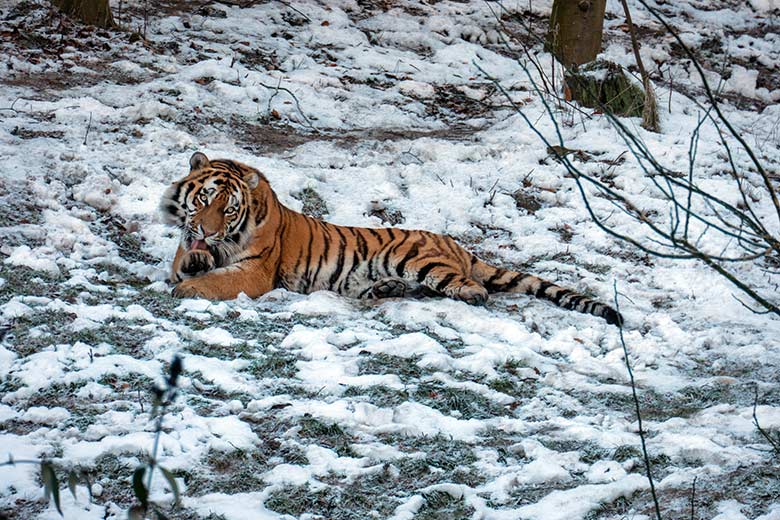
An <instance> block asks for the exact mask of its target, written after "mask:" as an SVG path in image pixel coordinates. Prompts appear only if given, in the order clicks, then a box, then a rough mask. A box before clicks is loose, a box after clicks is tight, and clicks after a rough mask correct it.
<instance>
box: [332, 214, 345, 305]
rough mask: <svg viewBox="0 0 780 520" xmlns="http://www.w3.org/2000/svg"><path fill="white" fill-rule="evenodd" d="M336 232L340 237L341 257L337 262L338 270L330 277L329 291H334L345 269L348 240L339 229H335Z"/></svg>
mask: <svg viewBox="0 0 780 520" xmlns="http://www.w3.org/2000/svg"><path fill="white" fill-rule="evenodd" d="M334 229H335V230H336V233H338V235H339V256H338V259H337V260H336V269H335V270H334V271H333V274H331V275H330V279H329V280H328V289H330V290H331V291H332V290H333V284H334V283H335V282H336V280H338V278H339V276H341V271H342V270H343V269H344V257H345V253H346V251H345V250H346V242H347V239H346V237H345V236H344V233H342V232H341V230H340V229H339V228H334Z"/></svg>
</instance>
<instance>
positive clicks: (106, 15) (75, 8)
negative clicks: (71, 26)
mask: <svg viewBox="0 0 780 520" xmlns="http://www.w3.org/2000/svg"><path fill="white" fill-rule="evenodd" d="M51 3H52V4H53V5H54V6H55V7H57V8H58V9H59V10H60V11H62V12H63V13H65V14H66V15H68V16H70V17H73V18H78V19H79V20H81V21H82V22H84V23H85V24H88V25H96V26H98V27H114V26H115V23H114V17H113V16H112V15H111V6H110V5H109V4H108V0H51Z"/></svg>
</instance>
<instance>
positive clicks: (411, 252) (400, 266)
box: [395, 242, 420, 277]
mask: <svg viewBox="0 0 780 520" xmlns="http://www.w3.org/2000/svg"><path fill="white" fill-rule="evenodd" d="M419 252H420V248H419V247H418V245H417V242H415V243H414V244H412V247H410V248H409V251H407V252H406V254H405V255H404V257H403V259H402V260H401V261H400V262H399V263H398V265H397V266H396V268H395V272H396V273H397V274H398V276H400V277H403V275H404V267H406V263H407V262H408V261H409V260H411V259H412V258H413V257H415V256H417V254H418V253H419Z"/></svg>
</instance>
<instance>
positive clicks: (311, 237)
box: [300, 220, 314, 294]
mask: <svg viewBox="0 0 780 520" xmlns="http://www.w3.org/2000/svg"><path fill="white" fill-rule="evenodd" d="M306 225H307V227H308V229H309V248H308V249H307V250H306V259H305V260H304V261H303V265H305V266H306V270H305V271H304V272H303V277H302V279H301V280H300V281H301V282H303V283H305V284H306V285H301V288H300V291H301V292H302V293H304V294H306V292H307V291H306V289H307V288H308V286H309V285H310V284H311V282H310V281H309V269H310V268H311V254H312V251H311V248H312V245H313V244H314V230H312V227H311V226H312V224H311V222H309V221H308V220H307V221H306Z"/></svg>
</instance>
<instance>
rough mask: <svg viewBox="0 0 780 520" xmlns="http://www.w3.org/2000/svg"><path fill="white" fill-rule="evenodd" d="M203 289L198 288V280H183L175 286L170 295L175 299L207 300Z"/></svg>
mask: <svg viewBox="0 0 780 520" xmlns="http://www.w3.org/2000/svg"><path fill="white" fill-rule="evenodd" d="M207 293H208V291H206V290H205V289H204V288H203V287H199V284H198V280H184V281H183V282H181V283H179V284H177V285H176V287H174V288H173V292H172V293H171V294H172V295H173V296H174V297H175V298H208V297H209V295H208V294H207Z"/></svg>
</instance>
